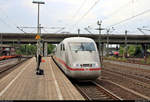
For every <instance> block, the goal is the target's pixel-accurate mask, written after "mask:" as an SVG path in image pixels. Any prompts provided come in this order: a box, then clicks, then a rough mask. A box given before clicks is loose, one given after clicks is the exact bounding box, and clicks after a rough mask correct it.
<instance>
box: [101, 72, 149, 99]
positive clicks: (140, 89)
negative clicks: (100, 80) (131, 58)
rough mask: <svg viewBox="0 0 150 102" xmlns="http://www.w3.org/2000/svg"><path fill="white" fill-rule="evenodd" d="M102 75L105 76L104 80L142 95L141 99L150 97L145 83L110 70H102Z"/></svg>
mask: <svg viewBox="0 0 150 102" xmlns="http://www.w3.org/2000/svg"><path fill="white" fill-rule="evenodd" d="M108 75H109V76H108ZM110 76H111V77H110ZM103 77H106V80H110V81H112V82H114V83H117V84H118V85H120V86H123V87H126V89H129V90H130V91H132V92H134V93H135V94H136V95H137V96H140V97H143V99H148V100H149V99H150V85H149V84H147V83H144V82H142V81H139V80H136V79H133V78H131V77H128V76H124V75H123V74H119V73H114V72H110V71H103Z"/></svg>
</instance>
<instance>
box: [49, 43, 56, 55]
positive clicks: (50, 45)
mask: <svg viewBox="0 0 150 102" xmlns="http://www.w3.org/2000/svg"><path fill="white" fill-rule="evenodd" d="M55 47H56V45H53V44H48V54H51V53H52V51H53V49H54V48H55Z"/></svg>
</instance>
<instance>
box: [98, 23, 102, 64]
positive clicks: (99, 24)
mask: <svg viewBox="0 0 150 102" xmlns="http://www.w3.org/2000/svg"><path fill="white" fill-rule="evenodd" d="M101 24H102V21H101V20H100V21H97V25H98V26H99V28H98V30H99V56H100V62H101V66H103V65H102V56H101V30H102V29H101Z"/></svg>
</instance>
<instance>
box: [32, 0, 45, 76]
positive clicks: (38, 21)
mask: <svg viewBox="0 0 150 102" xmlns="http://www.w3.org/2000/svg"><path fill="white" fill-rule="evenodd" d="M32 3H35V4H38V17H37V36H36V39H37V57H36V58H37V74H40V71H41V70H40V68H39V66H40V62H39V55H40V53H41V51H40V50H41V42H40V40H41V32H40V29H41V27H40V4H45V2H41V1H33V2H32Z"/></svg>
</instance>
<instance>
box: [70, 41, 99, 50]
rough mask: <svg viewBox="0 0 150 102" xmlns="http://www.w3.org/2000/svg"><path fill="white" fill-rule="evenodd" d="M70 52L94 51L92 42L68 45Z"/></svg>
mask: <svg viewBox="0 0 150 102" xmlns="http://www.w3.org/2000/svg"><path fill="white" fill-rule="evenodd" d="M69 46H70V48H71V50H72V51H96V49H95V46H94V43H93V42H80V43H79V42H76V43H70V44H69Z"/></svg>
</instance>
